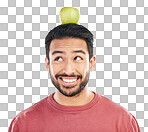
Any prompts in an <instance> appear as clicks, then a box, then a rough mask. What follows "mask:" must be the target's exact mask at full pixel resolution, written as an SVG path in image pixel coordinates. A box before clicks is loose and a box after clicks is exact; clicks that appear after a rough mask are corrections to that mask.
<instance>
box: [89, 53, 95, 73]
mask: <svg viewBox="0 0 148 132" xmlns="http://www.w3.org/2000/svg"><path fill="white" fill-rule="evenodd" d="M95 63H96V57H95V55H93V56H92V58H91V59H90V67H89V68H90V71H93V70H94V68H95Z"/></svg>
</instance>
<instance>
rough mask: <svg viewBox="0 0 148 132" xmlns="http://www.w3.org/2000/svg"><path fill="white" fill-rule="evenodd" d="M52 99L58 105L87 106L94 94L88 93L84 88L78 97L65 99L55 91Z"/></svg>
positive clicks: (65, 97)
mask: <svg viewBox="0 0 148 132" xmlns="http://www.w3.org/2000/svg"><path fill="white" fill-rule="evenodd" d="M53 98H54V100H55V101H56V102H57V103H58V104H61V105H64V106H81V105H85V104H88V103H89V102H90V101H91V100H92V99H93V98H94V93H93V92H91V91H89V90H88V88H84V89H83V91H81V92H80V93H79V95H76V96H73V97H67V96H65V95H63V94H61V93H60V92H59V91H58V90H57V89H56V92H55V94H54V96H53Z"/></svg>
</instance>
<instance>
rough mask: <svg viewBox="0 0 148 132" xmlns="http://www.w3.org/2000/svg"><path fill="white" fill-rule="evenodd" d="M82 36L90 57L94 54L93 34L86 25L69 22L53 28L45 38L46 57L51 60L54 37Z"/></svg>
mask: <svg viewBox="0 0 148 132" xmlns="http://www.w3.org/2000/svg"><path fill="white" fill-rule="evenodd" d="M67 37H71V38H80V39H83V40H85V42H86V43H87V48H88V52H89V59H91V58H92V56H93V34H92V33H91V32H90V31H89V30H88V29H87V28H85V27H84V26H82V25H78V24H74V23H68V24H63V25H59V26H57V27H55V28H53V29H52V30H51V31H50V32H49V33H48V34H47V36H46V38H45V48H46V57H47V58H48V60H49V50H50V43H51V41H52V40H53V39H62V38H67Z"/></svg>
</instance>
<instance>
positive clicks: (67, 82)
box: [59, 76, 79, 87]
mask: <svg viewBox="0 0 148 132" xmlns="http://www.w3.org/2000/svg"><path fill="white" fill-rule="evenodd" d="M59 79H60V81H61V83H62V85H63V86H66V87H72V86H75V85H76V84H77V82H78V80H79V77H62V76H60V77H59Z"/></svg>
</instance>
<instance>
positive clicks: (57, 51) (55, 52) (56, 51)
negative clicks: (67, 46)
mask: <svg viewBox="0 0 148 132" xmlns="http://www.w3.org/2000/svg"><path fill="white" fill-rule="evenodd" d="M57 53H65V52H64V51H59V50H55V51H53V52H52V55H54V54H57Z"/></svg>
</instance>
